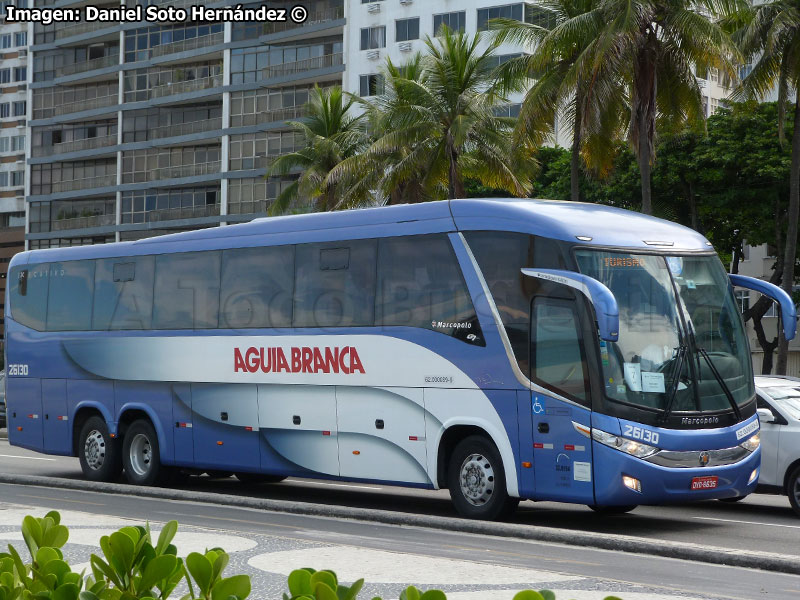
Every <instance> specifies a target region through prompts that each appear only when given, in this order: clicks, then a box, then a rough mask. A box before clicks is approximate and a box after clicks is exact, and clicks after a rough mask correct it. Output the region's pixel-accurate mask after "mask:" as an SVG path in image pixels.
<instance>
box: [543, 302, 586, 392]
mask: <svg viewBox="0 0 800 600" xmlns="http://www.w3.org/2000/svg"><path fill="white" fill-rule="evenodd" d="M531 379H532V380H533V381H535V382H537V383H539V384H540V385H543V386H544V387H546V388H548V389H552V390H553V391H556V392H558V393H561V394H564V395H566V396H568V397H570V398H574V399H577V400H579V401H580V402H582V403H586V402H587V399H588V393H587V388H588V378H587V371H586V358H585V354H584V351H583V340H582V339H581V333H580V329H579V322H578V315H577V313H576V311H575V303H574V301H572V300H561V299H557V298H547V297H543V296H537V297H535V298H534V300H533V307H532V319H531Z"/></svg>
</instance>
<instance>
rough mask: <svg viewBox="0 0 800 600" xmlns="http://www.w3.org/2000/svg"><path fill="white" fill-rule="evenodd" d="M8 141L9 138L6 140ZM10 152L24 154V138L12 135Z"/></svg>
mask: <svg viewBox="0 0 800 600" xmlns="http://www.w3.org/2000/svg"><path fill="white" fill-rule="evenodd" d="M6 139H9V138H6ZM10 139H11V151H12V152H25V136H24V135H14V136H11V138H10Z"/></svg>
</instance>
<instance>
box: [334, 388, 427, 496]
mask: <svg viewBox="0 0 800 600" xmlns="http://www.w3.org/2000/svg"><path fill="white" fill-rule="evenodd" d="M336 410H337V415H338V421H337V422H338V426H339V468H340V472H341V476H342V477H347V478H350V479H375V480H382V481H392V482H401V483H422V484H430V479H429V478H428V474H427V471H426V469H425V465H426V464H427V452H426V450H425V410H424V409H423V391H422V389H421V388H370V387H349V386H337V387H336Z"/></svg>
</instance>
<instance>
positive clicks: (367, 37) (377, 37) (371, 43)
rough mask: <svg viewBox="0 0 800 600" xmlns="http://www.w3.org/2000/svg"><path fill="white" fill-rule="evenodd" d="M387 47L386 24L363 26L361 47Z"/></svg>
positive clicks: (366, 48) (368, 48)
mask: <svg viewBox="0 0 800 600" xmlns="http://www.w3.org/2000/svg"><path fill="white" fill-rule="evenodd" d="M385 47H386V26H385V25H381V26H380V27H363V28H362V29H361V49H362V50H374V49H376V48H385Z"/></svg>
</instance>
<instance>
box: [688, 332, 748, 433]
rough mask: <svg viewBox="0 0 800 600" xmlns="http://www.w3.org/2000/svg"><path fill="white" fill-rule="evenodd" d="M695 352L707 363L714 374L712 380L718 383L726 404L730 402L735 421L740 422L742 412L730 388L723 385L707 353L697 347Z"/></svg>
mask: <svg viewBox="0 0 800 600" xmlns="http://www.w3.org/2000/svg"><path fill="white" fill-rule="evenodd" d="M697 352H698V353H699V354H700V356H702V357H703V358H704V359H705V361H706V362H707V363H708V366H709V368H710V369H711V373H713V374H714V378H715V379H716V380H717V382H718V383H719V386H720V387H721V388H722V391H723V392H724V393H725V397H726V398H727V399H728V402H730V404H731V407H732V408H733V412H734V414H735V415H736V420H737V421H741V420H742V411H740V410H739V405H738V404H736V400H735V399H734V397H733V394H732V393H731V388H729V387H728V384H727V383H725V380H724V379H723V378H722V375H720V374H719V371H717V367H716V366H715V365H714V362H713V361H712V360H711V357H710V356H709V355H708V352H706V349H705V348H700V347H698V348H697Z"/></svg>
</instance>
